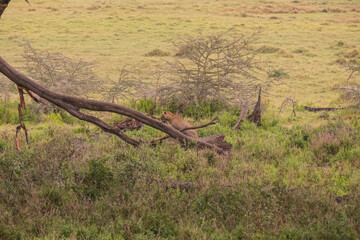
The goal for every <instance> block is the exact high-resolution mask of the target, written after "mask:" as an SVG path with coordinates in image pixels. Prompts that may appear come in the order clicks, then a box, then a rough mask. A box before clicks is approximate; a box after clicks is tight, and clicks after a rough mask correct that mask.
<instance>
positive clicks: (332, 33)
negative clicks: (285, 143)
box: [0, 0, 360, 107]
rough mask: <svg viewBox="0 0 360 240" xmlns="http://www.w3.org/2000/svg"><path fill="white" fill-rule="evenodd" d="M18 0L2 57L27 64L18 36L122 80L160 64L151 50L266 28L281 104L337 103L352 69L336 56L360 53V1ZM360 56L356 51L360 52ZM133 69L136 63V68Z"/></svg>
mask: <svg viewBox="0 0 360 240" xmlns="http://www.w3.org/2000/svg"><path fill="white" fill-rule="evenodd" d="M31 4H32V5H31V7H30V6H28V5H27V4H24V3H23V2H21V1H14V2H12V3H11V5H10V7H9V8H8V9H7V11H6V12H5V15H4V17H3V19H2V24H1V26H0V33H1V35H0V44H1V46H3V47H2V48H1V53H2V56H3V57H4V58H5V59H7V60H8V61H10V62H11V63H13V64H14V65H15V66H18V67H21V66H22V63H21V62H20V60H21V57H20V56H21V54H22V51H23V50H22V49H21V48H19V46H18V45H17V42H18V41H17V39H16V38H17V37H18V36H20V37H23V38H25V39H28V40H30V41H32V42H33V46H34V47H35V48H39V49H43V50H49V51H59V52H62V53H64V54H65V55H68V56H70V57H77V58H83V59H86V60H94V61H96V62H97V63H98V68H97V69H96V70H97V72H98V73H99V74H101V75H103V76H106V75H110V76H111V77H117V76H118V74H119V70H120V69H121V67H122V66H124V65H125V64H131V65H133V66H136V67H137V68H136V69H137V70H138V71H139V72H141V71H148V70H151V69H153V68H154V65H155V64H154V63H160V64H161V63H162V59H161V58H158V57H145V54H146V53H148V52H149V51H151V50H153V49H162V50H166V51H169V52H172V53H174V52H173V51H174V49H173V46H172V43H171V42H172V41H173V40H174V39H176V38H178V37H181V36H184V35H186V34H197V33H198V32H199V31H201V32H204V33H211V32H220V31H225V30H228V29H230V28H234V29H235V30H237V31H239V32H241V33H252V32H254V31H256V30H258V29H262V32H261V34H260V35H259V37H258V41H257V45H258V46H259V47H262V46H266V47H268V49H269V48H270V49H273V50H274V51H271V50H270V51H264V53H263V54H262V56H261V57H262V59H263V60H264V61H269V63H268V65H267V66H266V68H267V69H270V70H271V69H284V71H286V72H287V73H288V74H289V76H290V77H289V79H287V80H286V83H287V84H288V86H286V87H278V88H277V89H275V90H274V91H273V92H272V93H273V95H274V96H271V97H269V98H268V100H269V101H270V102H271V104H272V105H274V106H276V107H279V106H280V104H281V102H282V101H283V100H284V98H285V97H286V96H288V95H295V96H296V99H297V100H298V101H299V104H300V105H301V104H314V105H316V106H330V105H333V106H337V105H338V104H339V102H338V94H337V93H336V92H334V91H332V87H333V86H334V85H337V84H341V83H343V82H344V81H345V80H346V79H347V77H348V73H347V72H346V71H345V69H341V68H340V67H339V64H336V61H339V59H344V58H345V59H346V57H347V56H348V55H349V53H351V52H353V51H354V50H357V51H360V49H359V45H360V34H359V31H360V2H359V1H241V2H239V1H205V0H200V1H196V2H194V1H187V0H185V1H181V2H177V1H92V2H89V1H81V0H79V1H75V2H73V1H66V0H64V1H34V2H32V3H31ZM358 56H359V55H357V57H358ZM134 68H135V67H134Z"/></svg>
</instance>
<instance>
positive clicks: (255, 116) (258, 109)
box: [247, 87, 261, 126]
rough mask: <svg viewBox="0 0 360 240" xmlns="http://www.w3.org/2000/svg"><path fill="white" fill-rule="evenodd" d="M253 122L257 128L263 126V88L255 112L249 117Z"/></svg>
mask: <svg viewBox="0 0 360 240" xmlns="http://www.w3.org/2000/svg"><path fill="white" fill-rule="evenodd" d="M247 119H249V120H250V121H251V122H253V123H255V124H256V125H257V126H261V87H260V90H259V96H258V100H257V103H256V105H255V107H254V111H253V112H252V113H251V115H250V116H248V117H247Z"/></svg>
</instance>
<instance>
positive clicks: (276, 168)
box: [0, 110, 360, 239]
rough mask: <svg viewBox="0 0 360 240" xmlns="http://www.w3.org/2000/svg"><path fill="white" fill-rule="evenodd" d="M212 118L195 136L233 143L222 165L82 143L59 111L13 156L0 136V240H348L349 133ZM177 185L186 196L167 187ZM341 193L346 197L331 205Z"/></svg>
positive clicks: (353, 158) (341, 128) (351, 211)
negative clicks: (212, 122)
mask: <svg viewBox="0 0 360 240" xmlns="http://www.w3.org/2000/svg"><path fill="white" fill-rule="evenodd" d="M215 113H218V114H219V120H218V123H217V124H216V125H212V126H209V127H207V128H204V129H199V134H200V135H201V136H208V135H212V134H216V133H220V132H221V133H224V134H225V135H226V141H228V142H230V143H232V144H233V145H234V149H233V151H232V153H231V156H228V157H223V156H218V155H217V154H215V153H214V152H213V151H211V150H209V149H204V150H196V149H194V148H191V147H189V146H188V147H187V148H186V151H185V150H184V149H183V148H182V147H180V146H179V145H178V144H177V143H174V142H172V141H165V142H164V143H162V144H161V145H159V146H157V147H155V148H152V147H149V146H147V145H143V146H141V147H139V148H133V147H129V146H128V145H127V144H125V143H123V142H122V141H120V140H118V139H117V138H112V137H110V138H106V137H105V136H103V137H100V138H99V141H97V142H96V141H91V139H90V138H89V137H88V134H87V132H92V131H94V127H92V126H91V125H86V126H85V125H84V126H81V125H76V124H75V125H74V126H72V125H67V124H64V123H63V121H62V120H61V114H60V113H52V114H49V115H47V118H49V119H50V118H51V119H50V120H46V121H45V122H44V123H42V124H40V125H38V126H36V127H34V129H33V130H32V131H31V134H30V136H31V143H32V144H31V145H30V146H29V147H27V148H24V150H23V151H22V152H15V151H14V146H13V142H12V140H13V135H12V134H11V133H7V132H6V131H0V136H2V137H1V138H0V156H1V158H0V196H5V197H0V211H1V212H2V213H3V214H1V215H0V238H1V239H28V238H41V239H48V238H50V239H51V238H60V239H67V238H75V239H157V238H162V239H199V238H200V239H201V238H204V237H206V238H208V239H212V238H213V239H231V238H233V239H254V238H266V239H332V238H333V236H334V238H335V239H354V238H356V236H358V234H359V232H358V225H357V224H356V222H357V221H360V214H359V213H358V211H357V209H358V208H360V205H359V201H358V200H357V199H358V198H357V197H358V192H359V188H360V185H359V184H358V182H359V181H358V179H359V175H358V173H357V171H356V169H357V168H358V167H359V166H360V162H359V159H360V157H359V156H360V148H359V146H360V144H359V134H358V126H356V125H350V124H349V123H345V122H342V121H334V122H332V121H330V122H329V123H328V124H326V125H322V126H320V127H317V128H310V127H308V126H306V125H296V126H294V127H292V128H290V129H288V128H285V127H282V126H280V125H279V122H278V121H277V120H276V119H275V118H274V117H272V116H271V115H267V116H265V117H264V118H263V126H261V127H257V126H256V125H255V124H253V123H251V122H249V121H247V120H245V121H244V122H243V123H242V124H241V127H240V129H239V130H238V131H233V130H232V129H231V128H232V126H233V124H234V123H235V122H236V120H237V116H238V114H239V113H238V110H228V111H226V110H222V111H221V112H215ZM208 120H209V119H204V120H203V121H208ZM79 129H80V130H79ZM74 132H76V134H77V135H81V136H77V137H75V136H74ZM157 134H158V132H157V131H155V130H153V129H151V128H144V129H142V130H141V131H138V132H131V133H129V135H130V136H133V137H136V135H137V136H141V138H143V137H144V139H152V138H154V137H156V136H157ZM329 136H331V137H329ZM324 139H325V140H324ZM329 139H330V140H329ZM334 139H336V141H335V140H334ZM179 182H180V183H181V182H190V184H192V185H191V188H189V189H187V190H183V189H180V188H179V187H175V188H172V187H171V186H172V185H171V184H174V183H179ZM169 186H170V187H169ZM343 195H349V196H350V199H348V200H346V201H345V200H344V202H343V203H340V204H338V203H337V202H336V201H335V197H337V196H339V197H341V196H343ZM30 196H31V197H30ZM15 220H16V221H15ZM351 221H353V223H352V224H351ZM9 222H10V223H11V224H9ZM282 222H286V224H281V223H282Z"/></svg>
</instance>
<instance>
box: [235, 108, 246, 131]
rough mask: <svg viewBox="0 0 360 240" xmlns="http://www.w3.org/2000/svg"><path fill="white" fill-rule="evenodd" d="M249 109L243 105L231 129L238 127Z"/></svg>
mask: <svg viewBox="0 0 360 240" xmlns="http://www.w3.org/2000/svg"><path fill="white" fill-rule="evenodd" d="M248 110H249V106H248V105H245V106H243V107H242V108H241V112H240V115H239V118H238V120H237V122H236V124H235V125H234V127H233V130H238V129H239V128H240V124H241V123H242V121H243V120H244V118H246V115H247V112H248Z"/></svg>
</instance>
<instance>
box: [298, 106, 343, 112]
mask: <svg viewBox="0 0 360 240" xmlns="http://www.w3.org/2000/svg"><path fill="white" fill-rule="evenodd" d="M304 108H305V110H306V111H309V112H320V111H335V110H342V109H345V108H312V107H307V106H305V107H304Z"/></svg>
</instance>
